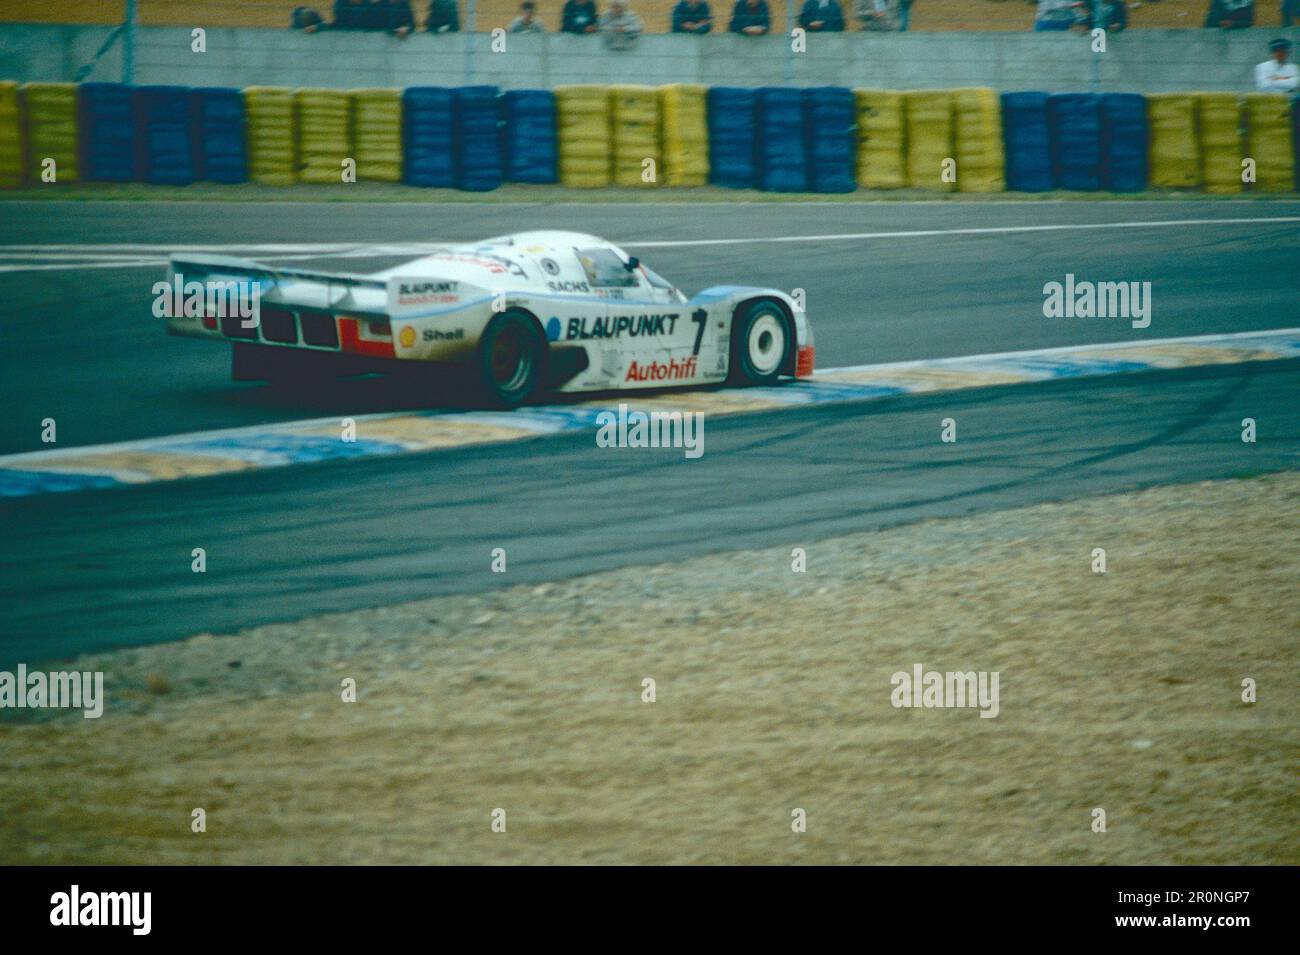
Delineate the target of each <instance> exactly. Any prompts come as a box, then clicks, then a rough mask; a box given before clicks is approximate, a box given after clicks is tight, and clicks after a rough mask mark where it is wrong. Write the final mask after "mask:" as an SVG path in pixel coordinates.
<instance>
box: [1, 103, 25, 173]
mask: <svg viewBox="0 0 1300 955" xmlns="http://www.w3.org/2000/svg"><path fill="white" fill-rule="evenodd" d="M22 183H23V124H22V119H21V116H20V114H19V112H18V84H17V83H14V82H12V81H4V82H0V189H16V188H17V187H18V186H21V185H22Z"/></svg>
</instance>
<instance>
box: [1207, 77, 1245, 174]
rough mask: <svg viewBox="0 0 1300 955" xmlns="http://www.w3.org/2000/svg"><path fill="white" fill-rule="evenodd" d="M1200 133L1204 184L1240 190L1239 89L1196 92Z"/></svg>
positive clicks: (1241, 152) (1240, 134)
mask: <svg viewBox="0 0 1300 955" xmlns="http://www.w3.org/2000/svg"><path fill="white" fill-rule="evenodd" d="M1196 136H1197V139H1198V140H1199V141H1200V144H1201V188H1203V189H1204V190H1205V191H1206V192H1218V193H1228V192H1240V191H1241V187H1242V185H1243V183H1242V175H1241V174H1242V165H1241V160H1242V157H1243V156H1245V153H1244V152H1243V151H1242V128H1241V97H1240V96H1238V95H1237V94H1236V93H1199V94H1197V96H1196Z"/></svg>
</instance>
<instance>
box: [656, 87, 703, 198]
mask: <svg viewBox="0 0 1300 955" xmlns="http://www.w3.org/2000/svg"><path fill="white" fill-rule="evenodd" d="M659 115H660V117H661V119H662V121H663V126H662V131H663V161H664V183H665V184H666V185H669V186H703V185H706V184H707V183H708V181H709V118H708V115H709V110H708V87H707V86H703V85H698V84H688V83H673V84H671V85H669V86H661V87H660V88H659Z"/></svg>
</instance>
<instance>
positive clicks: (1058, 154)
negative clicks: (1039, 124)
mask: <svg viewBox="0 0 1300 955" xmlns="http://www.w3.org/2000/svg"><path fill="white" fill-rule="evenodd" d="M1047 125H1048V127H1049V131H1050V132H1049V135H1050V137H1051V143H1052V182H1053V184H1054V185H1055V186H1056V188H1058V189H1074V190H1077V191H1080V192H1096V191H1097V190H1098V189H1100V188H1101V171H1102V162H1101V97H1100V96H1098V95H1097V94H1095V93H1057V94H1055V95H1053V96H1050V97H1048V100H1047Z"/></svg>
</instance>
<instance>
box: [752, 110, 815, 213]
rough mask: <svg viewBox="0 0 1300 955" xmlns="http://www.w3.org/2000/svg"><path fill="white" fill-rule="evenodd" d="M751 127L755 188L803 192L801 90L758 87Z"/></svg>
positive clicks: (805, 183) (805, 181) (805, 167)
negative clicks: (754, 146) (754, 140)
mask: <svg viewBox="0 0 1300 955" xmlns="http://www.w3.org/2000/svg"><path fill="white" fill-rule="evenodd" d="M755 126H756V132H757V139H758V153H757V163H756V165H757V170H756V171H757V174H758V188H760V189H762V190H763V191H764V192H807V191H808V151H807V146H806V144H805V142H804V117H803V96H802V95H801V92H800V91H799V90H797V89H790V88H787V87H780V86H765V87H763V88H761V89H759V91H758V99H757V110H756V113H755Z"/></svg>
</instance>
